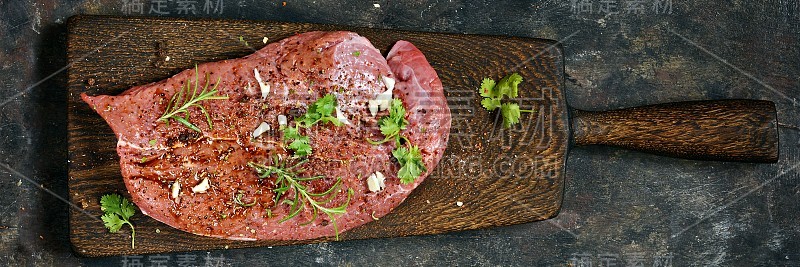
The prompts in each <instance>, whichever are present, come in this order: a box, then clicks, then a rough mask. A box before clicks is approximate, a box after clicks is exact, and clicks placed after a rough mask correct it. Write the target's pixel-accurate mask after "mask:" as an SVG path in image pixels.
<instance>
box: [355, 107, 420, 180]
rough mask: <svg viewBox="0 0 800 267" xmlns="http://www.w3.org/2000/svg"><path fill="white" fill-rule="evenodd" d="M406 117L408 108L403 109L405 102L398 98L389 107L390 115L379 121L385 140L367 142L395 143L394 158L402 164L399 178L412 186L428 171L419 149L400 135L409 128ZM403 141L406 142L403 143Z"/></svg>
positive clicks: (398, 173) (368, 140)
mask: <svg viewBox="0 0 800 267" xmlns="http://www.w3.org/2000/svg"><path fill="white" fill-rule="evenodd" d="M405 116H406V108H405V107H403V101H401V100H400V99H396V98H395V99H392V102H391V104H390V106H389V115H386V116H384V117H382V118H381V119H380V120H378V126H379V127H380V129H381V133H382V134H383V136H384V138H383V140H379V141H373V140H370V139H367V142H369V143H370V144H373V145H378V144H383V143H385V142H388V141H394V142H395V146H396V148H395V149H394V150H392V156H394V158H395V159H397V162H398V163H400V170H398V171H397V177H398V178H400V182H401V183H404V184H410V183H413V182H414V180H416V179H417V177H419V176H420V175H422V173H423V172H425V171H427V169H426V168H425V163H424V162H423V161H422V153H421V152H420V151H419V147H417V146H414V145H411V142H409V140H408V138H406V137H405V136H402V135H400V132H401V131H402V130H405V129H406V127H407V126H408V120H406V118H405ZM401 140H402V141H404V142H401ZM403 144H406V146H407V148H406V147H404V146H402V145H403Z"/></svg>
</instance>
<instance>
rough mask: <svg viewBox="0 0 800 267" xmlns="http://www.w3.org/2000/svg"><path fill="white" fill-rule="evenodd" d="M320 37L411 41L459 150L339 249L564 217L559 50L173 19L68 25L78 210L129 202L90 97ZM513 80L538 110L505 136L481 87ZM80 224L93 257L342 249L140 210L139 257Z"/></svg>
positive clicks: (481, 39)
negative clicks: (108, 201)
mask: <svg viewBox="0 0 800 267" xmlns="http://www.w3.org/2000/svg"><path fill="white" fill-rule="evenodd" d="M314 30H349V31H354V32H356V33H358V34H360V35H363V36H365V37H367V38H368V39H369V40H370V41H371V42H372V43H373V44H374V45H375V47H377V48H378V49H380V50H381V51H382V52H383V53H384V54H385V53H386V52H387V51H388V49H389V48H391V46H392V45H393V44H394V43H395V42H396V41H398V40H407V41H410V42H412V43H413V44H414V45H416V46H417V47H418V48H419V49H420V50H422V52H423V53H424V54H425V55H426V57H427V58H428V60H429V61H430V63H431V65H433V67H434V68H435V69H436V70H437V72H438V74H439V77H440V78H441V80H442V84H443V85H444V87H445V94H446V96H447V98H448V104H449V105H450V108H451V110H452V115H453V125H452V131H451V137H450V143H449V144H448V148H447V151H446V152H445V155H444V158H443V159H442V160H441V163H440V164H439V166H438V167H436V169H435V170H434V172H433V174H432V175H431V176H430V177H429V178H428V179H426V181H425V182H424V183H423V184H422V185H421V186H420V187H419V188H418V189H417V190H416V191H415V192H414V193H413V194H412V195H411V196H410V197H409V198H408V199H407V200H406V201H405V202H404V203H403V204H402V205H401V206H399V207H398V208H397V209H396V210H394V211H393V212H391V213H390V214H389V215H387V216H385V217H383V218H381V219H380V220H378V221H374V222H371V223H368V224H366V225H363V226H361V227H358V228H356V229H353V230H351V231H348V232H345V233H343V234H342V235H341V236H340V239H341V240H350V239H365V238H381V237H397V236H409V235H427V234H437V233H443V232H450V231H457V230H466V229H477V228H484V227H489V226H500V225H510V224H518V223H525V222H531V221H537V220H543V219H547V218H551V217H553V216H555V214H556V213H557V212H558V209H559V207H560V204H561V197H562V187H563V180H564V161H565V158H564V153H565V152H566V149H567V146H566V144H567V127H568V126H567V117H566V112H565V110H566V109H565V108H566V106H565V102H564V100H563V92H562V86H563V80H564V77H563V68H564V66H563V59H562V55H561V50H560V48H559V47H558V45H557V44H556V43H555V42H554V41H549V40H539V39H524V38H509V37H498V36H476V35H461V34H435V33H422V32H407V31H394V30H379V29H366V28H352V27H340V26H329V25H316V24H301V23H285V22H264V21H223V20H184V19H174V18H123V17H104V16H78V17H73V18H71V19H70V20H69V33H68V58H69V62H70V63H71V65H70V67H69V70H68V72H69V74H68V76H69V80H68V86H69V90H68V91H69V96H68V99H69V100H68V101H69V117H68V118H69V119H68V120H69V123H68V127H69V128H68V132H69V136H68V142H69V192H70V199H71V201H72V202H73V203H76V204H77V205H78V206H79V207H82V208H84V209H85V210H86V211H87V212H88V213H90V214H92V215H94V216H97V217H99V216H100V215H102V212H101V211H100V207H99V199H100V196H102V195H104V194H108V193H115V192H116V193H120V194H122V195H124V196H127V195H128V194H127V191H126V190H125V187H124V184H123V182H122V177H121V175H120V171H119V158H118V156H117V154H116V150H115V148H116V142H117V141H116V138H115V136H114V133H113V132H112V131H111V129H110V128H109V126H108V125H106V123H105V122H104V121H103V120H102V118H100V116H98V115H97V114H96V113H95V112H94V111H92V110H91V109H90V107H89V106H88V105H87V104H86V103H84V102H82V101H81V100H80V97H79V94H80V93H81V92H86V93H88V94H90V95H97V94H112V95H114V94H118V93H120V92H122V91H124V90H126V89H128V88H130V87H131V86H134V85H140V84H145V83H149V82H154V81H158V80H162V79H164V78H167V77H170V76H171V75H174V74H176V73H178V72H179V71H181V70H183V69H187V68H192V67H193V66H194V65H195V64H197V63H203V62H211V61H218V60H222V59H230V58H237V57H241V56H245V55H248V54H250V53H252V52H254V51H255V50H257V49H259V48H261V47H263V46H265V44H264V43H263V42H262V41H263V39H264V37H267V38H269V42H272V41H277V40H280V39H283V38H286V37H289V36H291V35H294V34H297V33H302V32H307V31H314ZM240 37H241V39H240ZM245 42H246V43H245ZM167 57H169V60H167ZM516 66H518V67H516ZM515 67H516V68H515ZM512 71H516V72H519V73H520V74H521V75H522V76H523V77H525V78H526V81H525V82H524V83H523V84H522V86H521V90H522V91H523V92H522V97H523V99H521V100H520V101H519V102H520V105H521V106H522V107H523V108H534V109H536V110H538V111H540V112H538V113H537V114H534V115H523V117H522V120H523V123H522V127H520V128H517V129H515V130H512V131H506V130H502V127H501V124H496V123H495V121H494V120H495V116H494V114H490V113H488V112H487V111H486V110H484V109H482V108H481V107H480V103H479V101H480V99H479V95H478V94H477V86H479V84H480V80H481V79H482V78H483V77H494V78H495V79H499V78H501V76H502V75H505V74H508V73H510V72H512ZM457 203H462V205H461V206H459V205H457ZM70 215H71V216H70V235H71V240H72V244H73V246H74V249H75V251H76V252H77V253H79V254H81V255H86V256H107V255H119V254H140V253H159V252H173V251H187V250H205V249H217V248H224V247H229V248H238V247H253V246H277V245H290V244H305V243H312V242H321V241H329V240H332V239H330V238H329V239H318V240H308V241H261V242H237V241H230V240H224V239H216V238H207V237H202V236H197V235H193V234H189V233H185V232H182V231H179V230H176V229H173V228H171V227H169V226H167V225H165V224H162V223H160V222H157V221H155V220H154V219H151V218H149V217H147V216H144V215H142V214H141V213H138V214H137V215H136V216H134V217H133V223H134V225H136V249H135V250H133V249H131V248H130V238H129V232H128V231H127V230H122V231H121V232H122V233H116V234H111V233H108V231H107V230H106V229H105V228H104V227H103V224H102V222H101V221H99V220H98V219H96V218H92V217H91V216H88V215H86V214H83V213H82V212H80V211H78V210H75V209H73V210H71V214H70Z"/></svg>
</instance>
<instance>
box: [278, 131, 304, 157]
mask: <svg viewBox="0 0 800 267" xmlns="http://www.w3.org/2000/svg"><path fill="white" fill-rule="evenodd" d="M283 140H284V141H286V142H288V141H289V140H291V142H290V143H289V149H291V150H294V154H295V155H297V156H300V157H303V156H308V155H310V154H311V145H310V144H309V141H310V139H309V138H308V136H303V135H302V134H300V130H299V129H298V128H297V126H295V127H286V128H284V129H283Z"/></svg>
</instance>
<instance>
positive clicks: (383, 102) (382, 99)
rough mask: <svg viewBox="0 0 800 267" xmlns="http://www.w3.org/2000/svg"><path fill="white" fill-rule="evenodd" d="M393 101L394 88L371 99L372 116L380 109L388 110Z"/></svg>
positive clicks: (370, 109)
mask: <svg viewBox="0 0 800 267" xmlns="http://www.w3.org/2000/svg"><path fill="white" fill-rule="evenodd" d="M391 103H392V89H388V90H386V91H385V92H383V93H380V94H378V96H376V97H375V100H369V102H368V104H369V113H370V114H372V116H375V115H377V114H378V111H382V110H386V109H388V108H389V106H390V105H391Z"/></svg>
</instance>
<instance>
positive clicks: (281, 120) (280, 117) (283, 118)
mask: <svg viewBox="0 0 800 267" xmlns="http://www.w3.org/2000/svg"><path fill="white" fill-rule="evenodd" d="M286 122H287V119H286V115H278V125H280V126H286Z"/></svg>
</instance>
